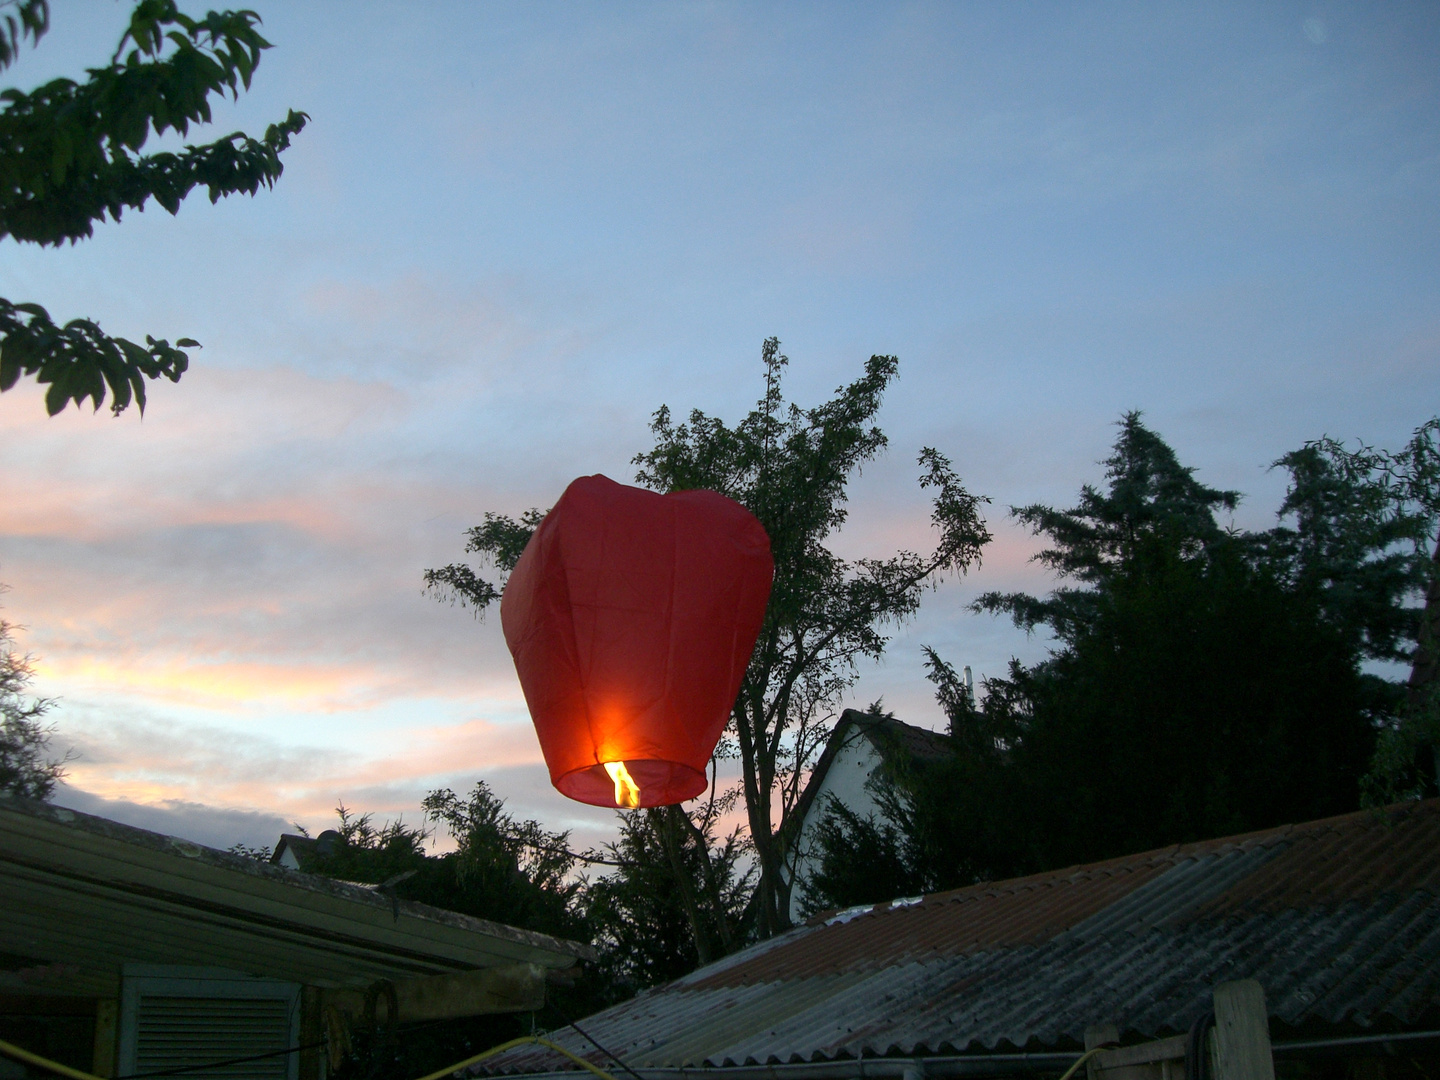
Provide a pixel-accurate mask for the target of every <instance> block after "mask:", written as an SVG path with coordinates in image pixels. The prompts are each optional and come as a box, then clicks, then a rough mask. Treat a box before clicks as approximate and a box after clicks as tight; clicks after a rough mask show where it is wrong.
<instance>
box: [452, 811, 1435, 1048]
mask: <svg viewBox="0 0 1440 1080" xmlns="http://www.w3.org/2000/svg"><path fill="white" fill-rule="evenodd" d="M1239 978H1255V979H1258V980H1259V981H1260V983H1261V985H1262V986H1264V988H1265V991H1266V994H1267V998H1268V1002H1269V1007H1270V1011H1271V1015H1272V1018H1273V1019H1274V1020H1275V1021H1276V1022H1277V1024H1279V1025H1280V1026H1281V1027H1282V1028H1287V1029H1291V1030H1296V1031H1304V1032H1327V1031H1330V1032H1333V1031H1347V1030H1349V1031H1355V1030H1360V1031H1369V1030H1380V1031H1388V1030H1395V1029H1400V1028H1406V1027H1414V1026H1416V1025H1419V1024H1422V1023H1433V1022H1434V1021H1435V1019H1436V1016H1437V1014H1440V800H1431V801H1429V802H1423V803H1414V804H1408V805H1405V806H1400V807H1392V808H1391V809H1389V810H1387V811H1383V812H1369V811H1367V812H1362V813H1358V814H1350V815H1346V816H1344V817H1339V818H1332V819H1328V820H1326V821H1319V822H1312V823H1309V824H1305V825H1296V826H1285V827H1282V828H1278V829H1271V830H1266V831H1264V832H1257V833H1252V834H1249V835H1246V836H1238V837H1230V838H1228V839H1224V840H1215V841H1209V842H1206V843H1199V844H1188V845H1182V846H1178V847H1171V848H1165V849H1162V850H1159V851H1152V852H1146V853H1144V854H1140V855H1133V856H1128V857H1126V858H1122V859H1113V860H1110V861H1109V862H1103V863H1095V864H1091V865H1088V866H1080V867H1072V868H1070V869H1066V870H1061V871H1056V872H1054V873H1048V874H1038V875H1035V876H1033V877H1028V878H1020V879H1017V880H1013V881H1005V882H999V883H995V884H989V885H977V886H973V887H971V888H967V889H959V890H956V891H954V892H949V893H942V894H938V895H935V896H928V897H924V898H923V899H918V900H912V901H895V902H892V903H890V904H882V905H877V906H876V907H874V908H866V909H861V910H859V911H850V912H840V913H832V914H830V915H829V916H828V917H827V916H819V917H817V918H816V919H814V920H812V921H811V923H809V924H807V925H806V926H803V927H799V928H797V929H795V930H793V931H791V932H790V933H788V934H786V935H784V936H782V937H780V938H776V939H773V940H771V941H767V942H762V943H760V944H759V945H756V946H754V947H752V948H750V949H747V950H744V951H742V952H740V953H737V954H735V955H734V956H730V957H727V958H725V959H724V960H721V961H719V962H717V963H715V964H711V965H709V966H708V967H705V968H701V969H700V970H699V971H696V972H694V973H692V974H691V975H688V976H686V977H685V978H683V979H680V980H678V981H676V982H674V983H671V984H669V985H668V986H665V987H661V988H659V989H657V990H654V991H652V992H650V993H648V994H645V995H642V996H641V997H638V998H636V999H634V1000H632V1001H629V1002H626V1003H624V1004H622V1005H618V1006H615V1007H614V1008H612V1009H608V1010H606V1011H605V1012H602V1013H599V1014H597V1015H595V1016H593V1017H591V1018H589V1020H588V1021H586V1022H585V1023H584V1025H583V1026H584V1028H585V1030H586V1031H587V1032H588V1033H589V1034H590V1035H592V1036H593V1037H594V1038H595V1039H596V1040H598V1041H599V1042H600V1043H601V1044H602V1045H604V1046H605V1047H606V1048H607V1049H609V1050H611V1051H613V1052H615V1053H618V1054H619V1055H620V1056H621V1057H622V1058H624V1059H625V1061H626V1062H627V1063H628V1064H629V1065H631V1066H632V1067H637V1068H638V1067H645V1066H648V1067H657V1068H658V1067H693V1066H730V1065H752V1064H759V1065H763V1064H775V1063H787V1062H801V1061H805V1062H813V1061H826V1060H834V1059H844V1058H855V1057H861V1056H873V1055H889V1054H903V1055H927V1054H956V1053H968V1052H978V1051H994V1050H1010V1049H1027V1050H1039V1049H1044V1048H1068V1047H1074V1046H1078V1045H1080V1044H1081V1043H1082V1042H1083V1039H1084V1032H1085V1029H1086V1028H1087V1027H1088V1026H1090V1025H1092V1024H1096V1023H1100V1022H1105V1021H1113V1022H1115V1023H1117V1025H1118V1026H1119V1027H1120V1029H1121V1032H1122V1034H1124V1035H1125V1036H1127V1037H1130V1038H1156V1037H1160V1036H1163V1035H1167V1034H1173V1033H1176V1032H1179V1031H1184V1030H1186V1029H1187V1028H1188V1027H1189V1025H1190V1023H1191V1021H1192V1020H1193V1019H1194V1018H1195V1017H1196V1016H1197V1015H1199V1013H1200V1012H1201V1011H1202V1010H1204V1009H1206V1008H1208V1007H1209V994H1210V990H1211V988H1212V987H1213V986H1214V985H1215V984H1216V983H1219V982H1224V981H1226V980H1230V979H1239ZM555 1038H556V1040H557V1041H558V1042H560V1043H561V1044H563V1045H566V1046H567V1047H568V1048H569V1049H571V1050H573V1051H575V1052H576V1053H579V1054H581V1055H583V1056H588V1057H589V1058H590V1059H591V1060H594V1061H595V1062H596V1063H597V1064H603V1063H604V1062H603V1057H602V1055H600V1053H599V1052H598V1051H597V1050H595V1048H594V1047H593V1046H591V1045H590V1044H589V1043H587V1042H585V1041H584V1040H583V1039H582V1038H581V1037H580V1036H578V1035H577V1034H576V1033H575V1032H573V1031H569V1032H566V1031H562V1032H559V1033H557V1034H556V1036H555ZM486 1064H487V1065H488V1066H489V1067H490V1069H491V1070H493V1071H501V1072H510V1073H518V1072H550V1071H555V1070H557V1069H563V1068H564V1065H563V1063H562V1061H561V1060H560V1058H559V1057H558V1055H555V1054H553V1053H550V1052H548V1051H545V1050H543V1049H538V1048H521V1049H517V1050H515V1051H511V1052H510V1053H508V1054H506V1055H504V1056H503V1057H501V1058H497V1059H493V1060H492V1061H491V1062H488V1063H486ZM477 1071H483V1070H477Z"/></svg>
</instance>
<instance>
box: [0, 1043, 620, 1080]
mask: <svg viewBox="0 0 1440 1080" xmlns="http://www.w3.org/2000/svg"><path fill="white" fill-rule="evenodd" d="M526 1043H535V1044H537V1045H539V1046H545V1047H548V1048H549V1049H551V1050H554V1051H555V1052H556V1053H557V1054H564V1055H565V1056H566V1057H567V1058H569V1059H570V1060H571V1061H573V1062H575V1064H576V1065H579V1066H581V1067H582V1068H586V1069H589V1070H590V1071H591V1072H592V1073H594V1074H595V1075H596V1076H598V1077H599V1078H600V1080H615V1077H613V1076H611V1075H610V1074H609V1073H608V1072H606V1071H605V1070H604V1069H601V1068H598V1067H597V1066H595V1065H592V1064H590V1062H588V1061H586V1060H585V1059H584V1058H582V1057H580V1056H579V1055H577V1054H572V1053H571V1052H570V1051H569V1050H566V1049H565V1048H564V1047H563V1046H556V1045H555V1044H554V1043H553V1042H551V1041H550V1040H549V1039H542V1038H540V1036H538V1035H526V1036H524V1037H523V1038H519V1039H511V1040H510V1041H509V1042H505V1043H501V1044H500V1045H499V1046H492V1047H491V1048H490V1049H489V1050H486V1051H485V1052H484V1053H483V1054H476V1055H475V1056H474V1057H468V1058H466V1059H465V1060H464V1061H457V1062H456V1063H455V1064H454V1065H448V1066H446V1067H445V1068H443V1069H441V1070H440V1071H439V1072H433V1073H430V1074H429V1075H428V1076H422V1077H420V1080H440V1078H441V1077H442V1076H449V1075H450V1074H451V1073H454V1072H459V1071H460V1070H461V1069H463V1068H466V1067H467V1066H470V1065H474V1064H477V1063H478V1062H481V1061H484V1060H485V1059H486V1058H488V1057H494V1056H495V1055H496V1054H501V1053H504V1052H505V1051H506V1050H510V1049H512V1048H514V1047H516V1046H524V1045H525V1044H526ZM0 1054H7V1055H9V1056H10V1057H13V1058H18V1059H19V1060H20V1061H23V1062H25V1063H26V1064H29V1065H35V1066H37V1067H39V1068H41V1069H49V1070H50V1071H51V1072H53V1073H59V1074H60V1075H61V1076H68V1077H69V1078H70V1080H104V1078H103V1077H99V1076H96V1075H95V1074H94V1073H88V1072H82V1071H81V1070H80V1069H72V1068H71V1067H70V1066H69V1065H61V1064H60V1062H58V1061H51V1060H50V1059H49V1058H45V1057H41V1056H40V1055H39V1054H32V1053H31V1052H30V1051H29V1050H26V1049H23V1048H22V1047H19V1046H16V1045H15V1044H14V1043H8V1042H6V1041H5V1040H3V1039H0Z"/></svg>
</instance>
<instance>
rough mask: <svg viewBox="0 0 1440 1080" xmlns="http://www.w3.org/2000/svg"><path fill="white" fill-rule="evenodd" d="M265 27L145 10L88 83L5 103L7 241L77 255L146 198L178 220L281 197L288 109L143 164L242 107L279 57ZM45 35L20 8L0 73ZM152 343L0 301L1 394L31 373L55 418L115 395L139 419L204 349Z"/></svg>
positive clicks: (1, 127) (42, 13)
mask: <svg viewBox="0 0 1440 1080" xmlns="http://www.w3.org/2000/svg"><path fill="white" fill-rule="evenodd" d="M259 22H260V17H259V16H258V15H256V14H255V13H254V12H253V11H223V12H214V11H212V12H210V13H209V14H207V15H206V16H205V17H204V18H203V19H194V18H191V17H189V16H187V15H185V14H183V13H182V12H180V11H179V9H178V8H177V7H176V4H175V0H140V2H139V3H137V4H136V5H135V8H134V10H133V11H132V12H131V16H130V23H129V26H128V27H127V28H126V31H125V33H124V34H123V35H122V36H121V39H120V43H119V45H118V46H117V47H116V49H115V54H114V56H113V57H111V60H110V62H109V63H108V64H107V65H105V66H103V67H96V68H90V69H88V71H87V73H86V74H87V78H86V79H85V81H83V82H76V81H74V80H72V79H63V78H62V79H54V80H52V81H51V82H48V83H46V84H45V85H43V86H40V87H38V88H36V89H35V90H32V91H30V92H28V93H26V92H23V91H20V90H16V89H8V90H5V91H3V92H0V102H3V103H4V104H3V107H0V238H3V237H5V236H9V237H11V238H13V239H15V240H17V241H20V242H24V243H36V244H42V245H59V244H62V243H65V242H66V241H69V242H70V243H75V242H76V241H79V240H82V239H85V238H87V237H89V236H90V235H91V234H92V233H93V231H94V226H95V224H96V223H97V222H101V221H104V220H106V218H107V217H108V218H109V219H110V220H113V221H119V220H120V217H121V215H122V214H123V212H124V211H125V210H136V211H140V210H143V209H144V208H145V205H146V204H147V203H148V202H149V201H150V200H151V199H154V200H155V201H156V202H157V203H159V204H160V205H161V206H162V207H164V208H165V209H166V210H167V211H169V212H170V213H171V214H175V213H178V211H179V209H180V204H181V202H182V201H184V199H185V198H186V196H187V195H189V193H190V192H191V191H192V190H193V189H194V188H195V187H196V186H197V185H201V186H204V187H205V188H206V189H207V191H208V194H209V196H210V201H211V202H212V203H214V202H218V201H219V200H220V199H221V198H222V197H224V196H227V195H234V194H237V193H242V192H243V193H245V194H247V195H254V194H255V193H256V192H257V191H258V190H259V189H260V188H261V187H267V188H268V187H271V186H273V185H274V183H275V181H276V180H278V179H279V177H280V174H281V172H282V171H283V166H282V164H281V161H280V154H281V153H282V152H283V151H284V150H285V149H286V148H288V147H289V145H290V139H291V137H292V136H294V135H296V134H298V133H299V132H300V130H301V129H302V128H304V126H305V122H306V120H307V119H308V118H307V117H306V115H305V114H304V113H299V112H295V111H294V110H291V111H290V113H289V115H288V116H287V117H286V118H285V119H284V120H282V121H280V122H278V123H275V124H271V125H270V126H269V127H268V128H267V129H266V132H265V134H264V136H263V137H262V138H259V139H255V138H252V137H250V136H248V135H246V134H245V133H244V132H234V133H232V134H230V135H227V136H225V137H223V138H220V139H217V140H215V141H214V142H210V143H206V144H203V145H186V146H185V147H184V148H183V149H182V150H181V151H180V152H178V153H174V152H169V151H163V152H156V153H149V154H145V153H142V152H141V151H142V150H143V149H144V147H145V145H146V143H147V142H148V141H149V139H150V137H151V135H152V134H153V135H155V136H156V137H159V136H162V135H164V134H166V133H167V132H174V133H176V134H177V135H179V136H181V137H185V136H187V135H188V134H189V132H190V127H191V125H192V124H207V123H210V122H211V118H212V114H211V105H210V99H211V97H212V96H214V95H217V94H218V95H221V96H224V95H225V94H229V95H230V97H231V98H238V96H239V94H240V91H241V90H242V89H245V90H248V89H249V88H250V80H251V77H252V76H253V74H254V72H255V68H256V66H257V65H258V64H259V63H260V54H261V52H262V51H264V50H265V49H268V48H269V47H270V43H269V42H268V41H266V40H265V39H264V38H263V37H261V36H260V33H259V31H258V30H257V26H258V25H259ZM48 27H49V5H48V4H47V3H46V2H45V0H20V2H19V3H18V4H17V5H15V8H14V10H13V12H10V13H7V14H6V16H5V18H4V21H3V28H0V68H3V67H5V66H8V65H9V64H10V63H11V62H13V61H14V59H15V58H16V55H17V52H18V49H19V47H20V45H21V44H22V43H23V41H24V39H25V38H27V37H28V38H29V39H30V41H31V43H32V44H33V43H37V42H38V41H39V40H40V38H41V37H42V36H43V35H44V33H45V31H46V30H47V29H48ZM145 342H146V343H145V344H144V345H139V344H136V343H135V342H132V341H129V340H127V339H125V338H119V337H111V336H109V335H107V334H106V333H105V332H104V331H102V330H101V329H100V327H99V326H98V325H97V324H96V323H94V322H93V321H91V320H88V319H74V320H71V321H70V322H67V323H65V324H63V325H60V324H57V323H55V322H54V321H53V320H52V319H51V317H50V315H49V313H48V312H46V310H45V309H44V308H43V307H41V306H40V305H39V304H35V303H13V302H11V301H9V300H5V299H3V298H0V391H5V390H9V389H11V388H12V387H13V386H15V384H16V383H17V382H18V381H19V379H20V377H21V376H22V375H24V376H32V375H33V376H34V377H35V378H36V380H37V381H38V382H39V383H41V384H42V385H46V386H48V387H49V389H48V390H47V391H46V394H45V407H46V410H47V411H48V412H49V413H50V414H51V415H52V416H53V415H54V414H55V413H57V412H59V411H61V410H62V409H64V408H65V406H66V404H68V403H69V402H71V401H73V402H74V403H75V405H76V406H77V407H79V406H80V405H81V403H82V402H84V401H86V400H87V399H88V400H89V401H90V402H91V403H92V404H93V406H94V408H96V409H97V410H98V409H99V407H100V406H101V404H103V403H104V401H105V398H106V393H107V390H108V393H109V396H110V409H111V411H112V412H113V413H116V414H118V413H120V412H122V411H123V410H124V409H126V408H128V407H129V405H130V404H131V402H132V401H133V402H134V403H135V404H136V405H137V406H138V407H139V409H140V410H141V411H142V412H143V411H144V408H145V381H146V380H147V379H157V378H160V377H162V376H163V377H165V378H167V379H169V380H170V381H171V382H178V381H179V380H180V377H181V376H182V375H183V374H184V372H185V370H186V368H187V367H188V365H189V356H188V354H187V353H186V352H185V350H186V349H188V348H197V347H198V346H199V343H198V342H196V341H194V340H193V339H191V338H181V339H179V340H178V341H177V342H176V343H175V345H171V344H170V343H169V342H168V341H165V340H159V339H156V338H153V337H150V336H147V337H146V339H145Z"/></svg>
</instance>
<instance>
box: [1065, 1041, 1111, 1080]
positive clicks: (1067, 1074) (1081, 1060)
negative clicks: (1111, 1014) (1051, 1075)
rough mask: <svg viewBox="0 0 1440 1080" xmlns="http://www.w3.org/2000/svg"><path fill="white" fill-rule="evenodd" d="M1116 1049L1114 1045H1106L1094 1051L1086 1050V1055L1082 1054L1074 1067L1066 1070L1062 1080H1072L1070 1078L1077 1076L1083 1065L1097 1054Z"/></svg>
mask: <svg viewBox="0 0 1440 1080" xmlns="http://www.w3.org/2000/svg"><path fill="white" fill-rule="evenodd" d="M1114 1048H1115V1044H1114V1043H1106V1044H1105V1045H1104V1046H1097V1047H1095V1049H1093V1050H1086V1051H1085V1053H1083V1054H1081V1055H1080V1056H1079V1057H1078V1058H1076V1060H1075V1064H1074V1065H1071V1066H1070V1067H1069V1068H1068V1069H1066V1070H1065V1074H1064V1075H1063V1076H1061V1077H1060V1080H1070V1077H1072V1076H1074V1075H1075V1073H1076V1072H1077V1071H1078V1070H1079V1068H1080V1066H1081V1065H1084V1064H1085V1062H1087V1061H1089V1060H1090V1059H1091V1058H1092V1057H1094V1056H1095V1055H1096V1054H1098V1053H1100V1051H1101V1050H1113V1049H1114Z"/></svg>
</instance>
